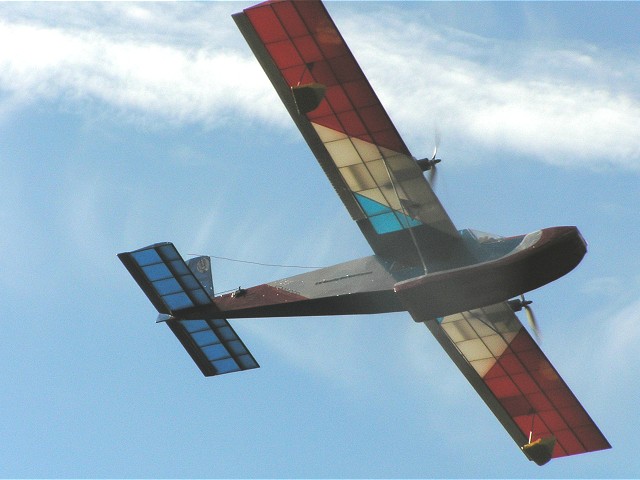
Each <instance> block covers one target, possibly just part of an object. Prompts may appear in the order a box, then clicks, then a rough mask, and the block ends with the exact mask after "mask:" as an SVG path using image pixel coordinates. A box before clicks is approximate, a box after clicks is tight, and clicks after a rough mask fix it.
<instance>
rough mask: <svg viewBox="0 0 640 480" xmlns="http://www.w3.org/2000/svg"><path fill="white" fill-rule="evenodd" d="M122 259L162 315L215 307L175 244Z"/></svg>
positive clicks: (140, 250)
mask: <svg viewBox="0 0 640 480" xmlns="http://www.w3.org/2000/svg"><path fill="white" fill-rule="evenodd" d="M118 257H119V258H120V260H121V261H122V263H123V264H124V265H125V267H127V269H128V270H129V273H131V275H132V276H133V278H134V280H135V281H136V282H137V283H138V285H139V286H140V288H141V289H142V291H143V292H144V293H145V294H146V295H147V297H148V298H149V300H150V301H151V303H153V305H154V306H155V307H156V309H157V310H158V312H160V313H167V314H171V315H173V314H174V313H176V312H179V311H180V310H185V309H188V308H192V307H196V306H204V305H211V304H213V301H212V300H211V297H210V296H209V294H208V293H207V289H205V287H203V285H202V283H200V281H199V280H198V279H197V278H196V276H195V275H194V274H193V272H192V271H191V269H190V268H189V267H188V266H187V264H186V263H185V261H184V260H183V259H182V257H181V256H180V254H179V253H178V251H177V250H176V247H174V246H173V244H172V243H169V242H165V243H156V244H155V245H151V246H148V247H145V248H141V249H139V250H136V251H134V252H127V253H121V254H119V255H118Z"/></svg>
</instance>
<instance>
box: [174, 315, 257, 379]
mask: <svg viewBox="0 0 640 480" xmlns="http://www.w3.org/2000/svg"><path fill="white" fill-rule="evenodd" d="M167 325H168V326H169V328H170V329H171V331H172V332H173V333H174V334H175V336H176V337H178V340H180V343H182V346H183V347H184V348H185V350H186V351H187V352H188V353H189V355H191V358H192V359H193V361H194V362H196V365H198V367H199V368H200V370H201V371H202V373H203V374H204V376H205V377H211V376H213V375H222V374H223V373H231V372H239V371H242V370H249V369H252V368H258V367H259V366H260V365H258V362H256V360H255V358H253V355H251V353H250V352H249V350H247V347H246V346H245V344H244V343H243V342H242V340H240V337H238V335H237V334H236V332H235V331H234V330H233V328H231V325H229V322H227V321H226V320H223V319H215V320H178V319H174V318H172V319H170V320H168V321H167Z"/></svg>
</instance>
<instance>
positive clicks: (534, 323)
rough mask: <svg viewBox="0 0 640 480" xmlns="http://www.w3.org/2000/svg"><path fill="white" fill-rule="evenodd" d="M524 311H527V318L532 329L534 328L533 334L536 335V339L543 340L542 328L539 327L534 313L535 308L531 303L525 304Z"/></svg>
mask: <svg viewBox="0 0 640 480" xmlns="http://www.w3.org/2000/svg"><path fill="white" fill-rule="evenodd" d="M524 311H525V312H526V313H527V320H528V322H529V326H530V327H531V330H533V334H534V335H535V337H536V340H538V342H540V341H542V337H541V335H540V328H539V327H538V322H537V321H536V316H535V315H534V314H533V310H532V309H531V307H530V306H529V305H524Z"/></svg>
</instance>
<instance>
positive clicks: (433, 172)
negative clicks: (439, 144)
mask: <svg viewBox="0 0 640 480" xmlns="http://www.w3.org/2000/svg"><path fill="white" fill-rule="evenodd" d="M437 175H438V169H437V168H436V165H435V163H434V164H433V165H432V166H431V168H430V169H429V184H430V185H431V188H432V189H435V188H436V178H437Z"/></svg>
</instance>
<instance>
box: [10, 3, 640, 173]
mask: <svg viewBox="0 0 640 480" xmlns="http://www.w3.org/2000/svg"><path fill="white" fill-rule="evenodd" d="M74 5H75V4H74ZM234 7H235V6H234V5H229V4H212V5H210V6H209V5H207V6H203V5H202V4H186V5H185V4H177V5H173V4H170V5H165V4H159V5H158V4H151V5H149V4H128V3H125V4H106V5H105V4H98V5H97V6H96V5H94V4H90V5H85V4H81V5H80V6H69V5H64V6H52V7H47V8H46V9H45V13H48V14H49V17H51V16H52V12H53V13H55V15H53V18H55V21H52V20H51V19H50V18H49V19H48V17H47V16H46V15H44V14H43V13H42V11H41V10H40V9H26V8H22V7H20V6H17V7H14V8H11V7H6V6H5V7H4V8H3V9H0V18H2V17H4V18H5V20H4V21H2V20H0V42H1V43H2V44H3V45H9V44H11V45H12V46H13V47H12V48H9V49H2V50H0V91H4V92H5V93H4V95H3V97H2V100H0V115H1V116H0V118H3V117H4V118H5V119H6V118H8V116H9V115H10V113H11V112H12V111H15V109H16V108H19V106H20V105H24V104H29V103H32V102H37V101H40V100H43V99H45V100H55V101H61V102H64V103H65V105H66V106H67V107H66V108H77V109H81V108H84V107H86V106H87V105H94V106H95V101H97V102H98V104H99V105H101V106H103V107H105V106H107V107H108V108H111V109H113V110H114V111H115V112H116V113H118V114H120V115H122V116H124V117H125V118H129V119H131V120H133V121H136V122H145V123H147V124H153V123H154V122H156V121H158V120H160V121H169V122H180V123H191V122H193V123H202V124H205V125H207V126H215V125H219V124H220V123H224V122H229V121H232V120H234V119H235V118H237V115H242V117H243V118H244V119H245V120H247V121H252V120H255V121H268V122H271V123H272V124H277V125H281V126H286V128H292V127H291V125H290V122H288V119H287V115H286V113H285V110H284V109H283V108H282V107H281V106H280V105H279V101H278V100H277V96H276V95H275V93H274V92H273V91H272V89H271V87H270V86H269V85H268V82H267V81H266V79H265V77H264V74H263V73H261V71H260V67H259V66H258V64H257V62H256V61H255V59H253V58H252V57H251V56H250V54H249V53H248V49H247V48H246V46H245V45H244V42H243V40H242V38H241V35H240V33H239V32H238V31H237V30H236V28H235V26H234V25H233V22H232V20H231V19H230V18H229V14H230V13H231V12H232V11H234ZM96 10H99V13H100V15H96ZM385 11H386V12H387V14H388V15H387V16H386V17H385V18H386V21H385V22H380V21H379V18H378V17H376V18H377V19H376V21H375V22H370V21H367V19H366V16H367V15H374V14H375V15H377V13H379V12H377V10H373V12H374V13H361V12H358V13H357V18H355V19H353V20H352V19H351V17H348V18H342V17H340V18H336V21H337V22H338V24H339V27H340V28H341V29H342V30H343V32H344V33H345V37H346V38H347V40H348V41H349V42H350V44H351V46H352V48H353V50H354V52H355V54H356V56H357V57H358V60H359V61H360V63H361V65H362V66H363V68H364V70H365V72H366V73H367V75H368V76H369V77H370V78H371V80H372V83H373V84H374V87H375V88H376V89H377V91H378V93H379V95H380V97H381V99H382V100H383V103H384V104H385V105H387V107H388V109H389V111H390V113H391V115H392V117H393V119H394V120H395V121H396V122H397V124H398V126H399V129H400V131H401V132H402V133H403V134H405V135H406V136H407V141H408V143H409V144H410V145H418V146H419V147H420V150H430V148H431V145H432V144H433V131H434V128H435V127H434V125H435V124H437V125H438V126H439V128H440V130H441V131H442V133H443V136H444V141H445V143H446V144H447V145H448V146H449V147H450V150H453V151H452V152H451V151H450V153H453V154H455V155H456V156H459V157H463V156H464V154H465V153H466V154H468V151H469V150H470V149H475V148H484V149H488V150H490V151H491V150H492V151H502V152H504V154H509V153H510V152H511V153H514V152H515V153H524V154H527V155H528V156H529V157H530V158H537V159H541V160H543V161H546V162H549V163H553V164H558V165H565V166H566V165H569V166H581V167H584V166H586V165H588V166H590V167H592V168H598V167H599V166H601V165H602V162H604V164H605V166H618V167H623V168H627V169H633V170H637V169H639V168H640V138H639V137H638V135H637V131H638V129H639V127H640V100H639V96H638V92H637V86H636V85H637V84H638V83H639V82H638V81H639V80H640V68H639V66H638V64H637V62H636V61H634V59H633V58H616V57H615V56H614V55H613V54H611V53H609V52H606V51H603V50H601V49H599V48H597V47H595V46H592V45H576V44H575V43H574V44H571V43H567V45H566V46H559V47H556V48H554V49H551V48H549V47H548V46H535V45H530V44H525V43H522V44H518V43H515V42H506V41H502V40H494V39H490V38H483V37H480V36H478V35H472V34H469V33H466V32H461V31H457V30H453V29H449V28H446V27H444V26H438V25H437V24H434V25H432V27H431V28H430V29H429V33H427V32H425V31H424V29H423V24H424V20H425V19H424V18H419V17H416V18H413V17H409V16H408V15H407V14H406V13H405V12H403V11H402V10H400V9H388V10H385ZM38 12H40V13H38ZM376 12H377V13H376ZM371 25H375V28H376V32H375V37H376V38H385V42H371V41H370V40H371V37H372V31H371V28H372V27H371ZM399 25H402V27H403V28H402V29H399V28H398V26H399ZM163 29H164V30H163ZM163 32H164V33H163ZM417 105H419V106H420V108H416V106H417ZM461 143H464V151H461V152H459V154H458V152H456V151H455V149H456V148H457V147H456V146H457V145H459V144H461ZM460 148H461V147H460Z"/></svg>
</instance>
